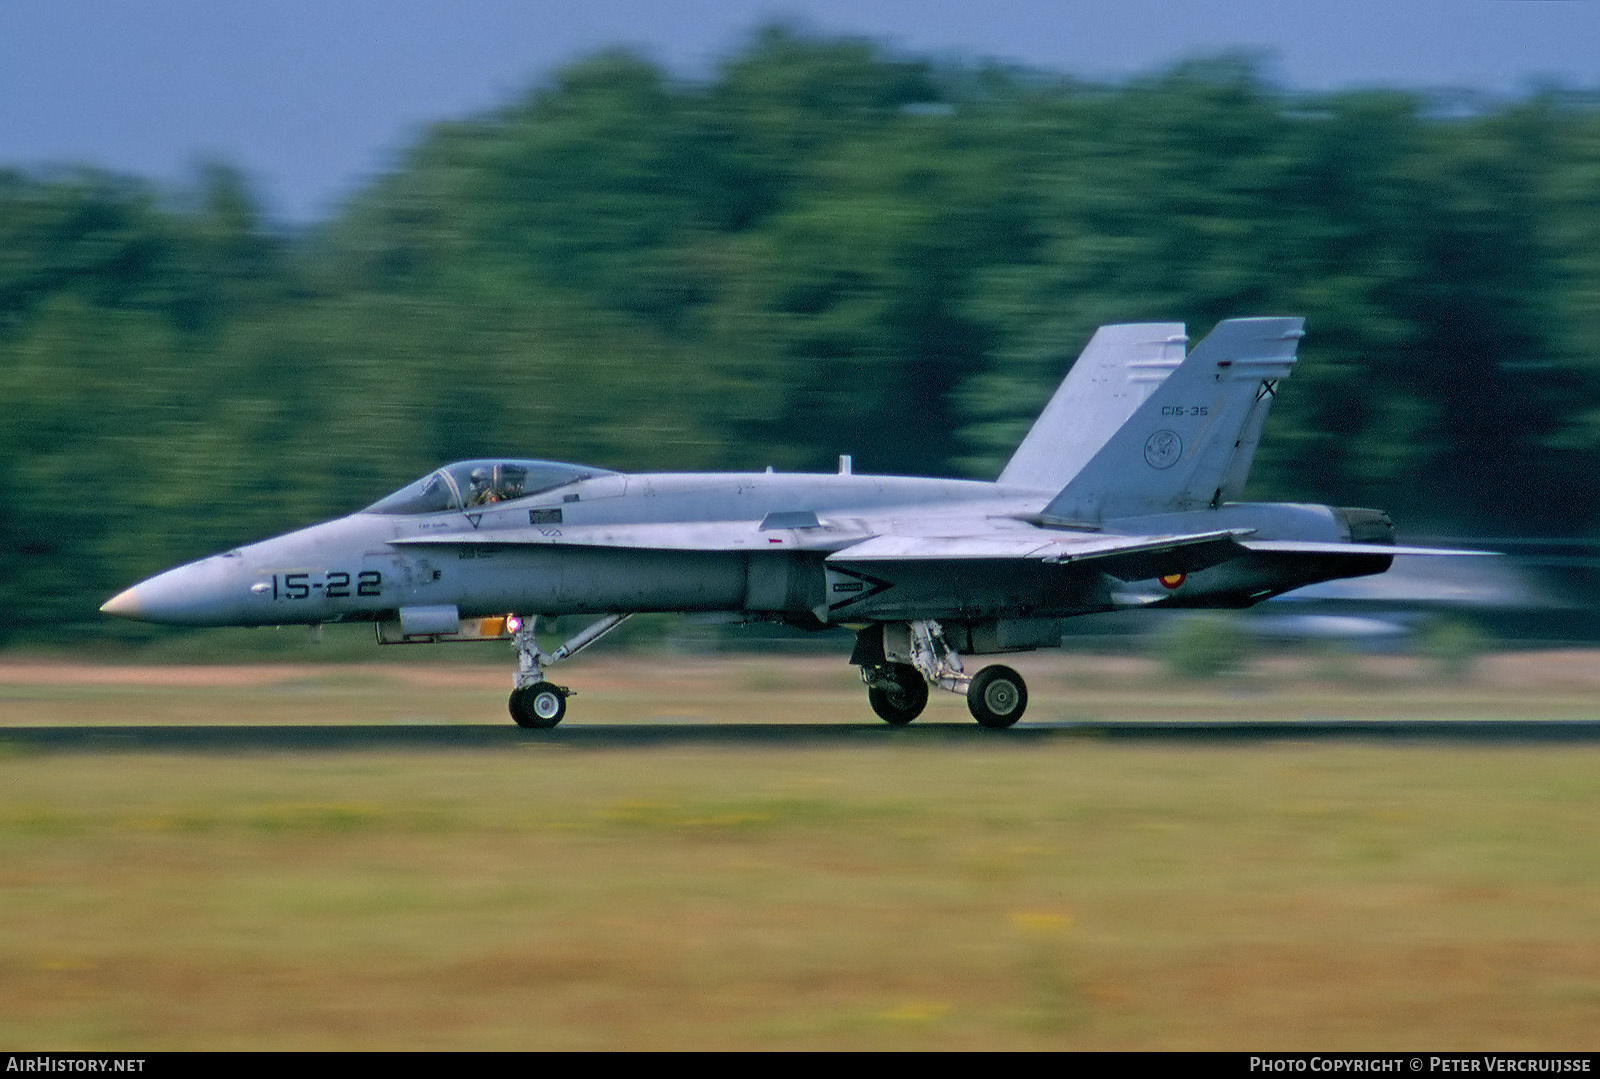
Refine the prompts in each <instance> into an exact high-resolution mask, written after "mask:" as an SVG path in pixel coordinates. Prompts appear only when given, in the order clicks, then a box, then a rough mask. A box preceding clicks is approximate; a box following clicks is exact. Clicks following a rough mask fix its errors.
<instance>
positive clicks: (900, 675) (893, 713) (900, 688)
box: [867, 663, 928, 727]
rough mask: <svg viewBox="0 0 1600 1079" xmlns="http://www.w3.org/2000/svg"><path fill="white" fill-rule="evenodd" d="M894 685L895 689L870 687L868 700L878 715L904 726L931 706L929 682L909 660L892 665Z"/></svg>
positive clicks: (889, 721) (884, 719)
mask: <svg viewBox="0 0 1600 1079" xmlns="http://www.w3.org/2000/svg"><path fill="white" fill-rule="evenodd" d="M891 671H892V672H893V676H894V681H895V683H896V684H895V686H894V688H892V689H878V688H877V687H876V686H869V687H868V688H867V702H868V703H869V704H871V705H872V710H873V711H874V712H876V713H878V718H879V719H881V720H883V721H884V722H885V723H891V724H893V725H894V726H896V727H904V726H905V725H906V724H907V723H910V722H911V721H912V720H913V719H916V718H917V717H918V716H920V715H921V714H922V710H923V709H924V708H926V707H927V706H928V683H926V682H924V681H923V680H922V675H920V674H918V673H917V669H916V668H915V667H913V666H911V665H910V664H906V663H896V664H895V665H894V666H893V667H892V668H891Z"/></svg>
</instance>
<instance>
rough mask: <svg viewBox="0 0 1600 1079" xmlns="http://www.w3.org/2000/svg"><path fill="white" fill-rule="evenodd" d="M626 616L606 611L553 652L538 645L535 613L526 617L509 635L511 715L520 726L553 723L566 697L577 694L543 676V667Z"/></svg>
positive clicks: (581, 647) (579, 648) (559, 717)
mask: <svg viewBox="0 0 1600 1079" xmlns="http://www.w3.org/2000/svg"><path fill="white" fill-rule="evenodd" d="M627 620H628V615H625V614H608V615H606V616H605V617H604V618H602V619H600V620H599V621H598V622H592V623H590V624H589V625H587V626H585V627H584V628H583V629H582V630H581V631H579V632H578V633H576V634H574V635H573V636H572V637H571V638H569V639H568V640H567V641H566V643H565V644H563V645H562V646H561V647H560V648H557V649H556V650H555V651H554V652H549V653H546V652H543V651H541V650H540V648H539V640H538V636H537V629H538V623H539V620H538V618H537V617H534V618H529V619H528V620H527V621H525V622H523V623H522V624H521V625H519V626H518V627H517V628H516V630H515V632H513V633H512V635H511V646H512V647H513V648H515V649H516V650H517V674H516V678H515V679H514V681H513V685H514V686H515V687H516V688H514V689H513V690H512V691H511V718H512V719H514V720H516V722H517V726H519V727H543V728H549V727H554V726H555V725H556V724H557V723H560V722H561V720H562V718H563V717H565V716H566V714H567V698H568V697H575V696H577V694H576V693H574V692H573V691H572V690H570V689H568V688H567V687H566V686H558V685H556V684H555V683H554V682H547V681H545V679H544V669H545V668H546V667H548V666H549V665H550V664H552V663H559V662H561V661H562V660H564V659H566V658H568V657H569V656H573V655H576V654H577V653H579V652H581V651H583V650H584V649H585V648H587V647H589V646H590V645H591V644H593V643H594V642H595V641H598V640H599V639H600V638H601V637H604V636H605V635H606V634H607V633H610V632H611V631H612V630H614V629H616V628H617V627H618V626H620V625H622V623H623V622H625V621H627Z"/></svg>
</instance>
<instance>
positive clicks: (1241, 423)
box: [1030, 318, 1305, 524]
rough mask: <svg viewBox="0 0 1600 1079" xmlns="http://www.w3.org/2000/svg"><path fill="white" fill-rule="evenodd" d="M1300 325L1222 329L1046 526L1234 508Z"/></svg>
mask: <svg viewBox="0 0 1600 1079" xmlns="http://www.w3.org/2000/svg"><path fill="white" fill-rule="evenodd" d="M1304 325H1305V320H1304V319H1299V318H1236V319H1228V320H1227V321H1226V322H1219V323H1218V324H1217V327H1216V329H1214V330H1212V331H1211V333H1210V334H1209V335H1208V336H1207V337H1206V339H1205V340H1204V341H1201V342H1200V343H1199V344H1198V345H1196V346H1195V349H1194V351H1193V352H1191V353H1189V358H1188V359H1186V360H1184V361H1183V363H1182V364H1181V365H1179V367H1178V369H1177V370H1176V371H1173V372H1172V374H1171V375H1170V376H1168V377H1167V379H1166V381H1164V382H1163V383H1162V384H1161V386H1160V387H1159V388H1158V389H1157V390H1156V391H1155V392H1154V393H1153V394H1151V395H1150V398H1149V399H1148V400H1147V401H1145V402H1144V404H1142V405H1140V406H1139V407H1138V409H1137V410H1136V411H1135V412H1134V413H1133V415H1132V416H1131V417H1130V418H1129V419H1128V421H1127V422H1126V423H1124V424H1123V425H1122V426H1121V427H1119V428H1118V429H1117V430H1116V432H1115V433H1113V434H1112V435H1111V437H1110V438H1109V439H1108V440H1107V441H1106V443H1105V445H1104V447H1103V448H1101V450H1100V451H1099V452H1098V453H1096V454H1095V455H1094V457H1093V458H1092V459H1091V460H1090V461H1089V462H1088V463H1087V464H1086V465H1084V466H1083V468H1082V469H1081V470H1080V471H1079V472H1078V473H1077V475H1075V476H1074V477H1073V478H1072V479H1071V481H1070V482H1068V483H1067V484H1066V486H1065V487H1063V488H1062V490H1061V493H1060V494H1058V495H1056V497H1055V498H1054V499H1053V500H1052V501H1051V503H1050V504H1049V505H1048V506H1046V507H1045V510H1044V516H1045V518H1046V519H1048V520H1051V521H1057V522H1060V523H1063V524H1065V523H1080V524H1092V523H1095V522H1098V521H1102V520H1106V519H1108V518H1113V517H1138V516H1144V515H1146V514H1155V513H1173V512H1178V511H1182V510H1195V509H1202V508H1204V507H1206V506H1216V505H1220V504H1221V503H1222V502H1225V501H1229V500H1232V499H1236V498H1237V497H1238V496H1239V493H1240V492H1241V490H1242V489H1243V487H1244V482H1245V478H1246V477H1247V476H1248V475H1249V472H1250V463H1251V461H1252V460H1253V459H1254V458H1255V452H1256V444H1257V443H1258V442H1259V441H1260V439H1261V426H1262V424H1263V423H1265V422H1266V418H1267V410H1268V409H1269V408H1270V407H1271V406H1272V397H1273V394H1274V393H1276V392H1277V387H1278V382H1279V381H1280V380H1282V379H1284V378H1287V377H1288V375H1289V371H1290V369H1291V368H1292V367H1293V366H1294V354H1295V349H1296V347H1297V346H1298V345H1299V342H1300V338H1301V337H1302V336H1303V333H1302V327H1303V326H1304ZM1052 404H1054V402H1052ZM1030 437H1031V435H1030Z"/></svg>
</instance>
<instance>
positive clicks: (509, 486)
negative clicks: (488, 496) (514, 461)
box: [500, 465, 528, 499]
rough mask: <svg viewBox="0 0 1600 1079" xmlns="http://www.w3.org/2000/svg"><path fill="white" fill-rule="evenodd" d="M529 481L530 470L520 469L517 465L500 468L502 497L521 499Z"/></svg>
mask: <svg viewBox="0 0 1600 1079" xmlns="http://www.w3.org/2000/svg"><path fill="white" fill-rule="evenodd" d="M527 479H528V470H527V469H525V468H518V467H517V466H516V465H502V466H501V468H500V497H501V498H507V499H510V498H521V497H522V486H523V484H524V483H525V482H526V481H527Z"/></svg>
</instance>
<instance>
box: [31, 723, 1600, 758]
mask: <svg viewBox="0 0 1600 1079" xmlns="http://www.w3.org/2000/svg"><path fill="white" fill-rule="evenodd" d="M1061 739H1090V740H1095V741H1110V742H1144V743H1152V744H1174V745H1175V744H1184V743H1207V744H1216V745H1266V744H1273V743H1284V742H1327V741H1339V742H1347V743H1352V742H1353V743H1362V742H1365V743H1391V744H1392V743H1415V744H1429V745H1439V744H1456V745H1481V746H1502V745H1543V744H1549V743H1561V744H1573V743H1600V720H1587V719H1585V720H1573V719H1555V720H1313V721H1303V720H1297V721H1292V722H1290V721H1284V722H1274V721H1266V722H1259V721H1258V722H1237V723H1232V722H1219V721H1213V720H1198V721H1192V722H1186V721H1160V720H1151V721H1138V720H1122V721H1115V722H1096V721H1070V722H1060V723H1023V724H1021V725H1019V726H1016V727H1012V728H1010V729H1009V730H989V729H987V728H985V727H981V726H979V725H977V724H976V723H917V724H912V725H909V726H906V727H891V726H889V725H887V724H883V723H860V724H857V723H781V724H780V723H770V724H762V723H717V724H713V723H707V724H700V725H695V724H655V725H645V724H637V725H636V724H596V725H588V726H586V725H583V724H575V725H572V726H561V727H556V728H554V729H552V730H523V729H522V728H519V727H516V726H513V725H511V724H509V723H495V724H472V725H463V724H415V725H411V724H404V725H401V724H396V725H381V726H380V725H368V726H327V725H323V726H313V725H303V726H302V725H273V726H254V725H252V726H244V725H235V726H204V727H202V726H188V725H185V726H178V725H166V726H155V725H151V726H128V727H108V726H70V727H0V749H4V750H10V751H12V752H17V751H22V752H43V753H261V752H266V753H320V752H335V751H362V752H368V751H382V750H441V749H518V748H529V747H537V746H552V747H563V748H569V749H629V748H642V747H651V748H654V747H673V746H695V747H705V746H728V747H745V748H747V747H751V746H763V745H767V746H807V747H817V746H830V745H837V746H845V745H853V746H862V745H887V744H901V745H914V744H921V745H934V744H951V743H966V742H979V741H981V742H984V743H987V744H989V745H995V744H998V743H1002V742H1003V743H1015V744H1021V743H1035V742H1038V741H1041V740H1061Z"/></svg>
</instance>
